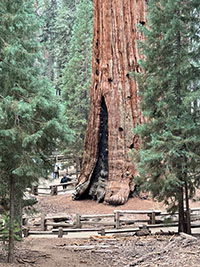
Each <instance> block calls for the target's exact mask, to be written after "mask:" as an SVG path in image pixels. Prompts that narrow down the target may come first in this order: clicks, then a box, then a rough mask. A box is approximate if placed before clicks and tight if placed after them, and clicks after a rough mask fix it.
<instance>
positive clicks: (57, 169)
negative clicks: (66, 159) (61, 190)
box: [54, 163, 60, 179]
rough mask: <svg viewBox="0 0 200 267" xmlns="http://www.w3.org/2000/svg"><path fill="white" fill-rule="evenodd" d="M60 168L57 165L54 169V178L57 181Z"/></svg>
mask: <svg viewBox="0 0 200 267" xmlns="http://www.w3.org/2000/svg"><path fill="white" fill-rule="evenodd" d="M59 169H60V168H59V166H58V164H57V163H56V164H55V167H54V178H55V179H56V178H57V177H58V178H59Z"/></svg>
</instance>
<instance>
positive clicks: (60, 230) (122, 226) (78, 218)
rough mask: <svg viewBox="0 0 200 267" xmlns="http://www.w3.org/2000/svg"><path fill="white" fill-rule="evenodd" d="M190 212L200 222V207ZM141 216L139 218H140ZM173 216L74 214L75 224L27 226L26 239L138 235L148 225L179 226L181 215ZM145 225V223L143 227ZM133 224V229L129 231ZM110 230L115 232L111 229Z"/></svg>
mask: <svg viewBox="0 0 200 267" xmlns="http://www.w3.org/2000/svg"><path fill="white" fill-rule="evenodd" d="M190 212H191V221H192V222H194V221H196V220H200V208H194V209H190ZM130 216H131V217H132V218H130ZM137 216H139V217H138V218H136V217H137ZM169 216H170V214H168V213H167V212H161V211H160V210H115V211H114V213H113V214H95V215H88V214H87V215H80V214H74V215H73V217H74V219H73V222H72V219H71V216H69V215H60V216H58V215H55V216H48V217H42V218H41V224H40V230H37V231H28V230H27V229H28V227H27V226H24V227H25V229H26V230H25V231H26V234H25V235H26V236H27V235H28V234H56V233H57V234H58V235H59V237H61V236H62V235H63V234H67V233H70V232H83V231H85V232H86V231H91V232H92V231H96V232H98V233H100V234H101V235H105V234H108V233H121V232H137V231H139V230H140V228H141V227H144V225H145V227H147V228H156V227H172V226H177V225H178V223H177V214H175V215H174V216H171V221H170V220H169ZM134 217H135V218H134ZM166 221H167V223H166ZM141 223H143V224H142V225H141ZM130 225H132V227H133V228H127V226H130ZM110 227H112V228H113V229H110ZM192 227H200V225H199V224H192ZM49 229H50V230H49ZM27 231H28V232H27Z"/></svg>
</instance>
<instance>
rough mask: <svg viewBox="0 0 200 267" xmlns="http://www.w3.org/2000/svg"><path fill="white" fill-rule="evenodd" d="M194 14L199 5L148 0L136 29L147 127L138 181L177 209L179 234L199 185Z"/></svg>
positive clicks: (199, 91)
mask: <svg viewBox="0 0 200 267" xmlns="http://www.w3.org/2000/svg"><path fill="white" fill-rule="evenodd" d="M199 11H200V2H199V1H198V0H191V1H184V0H150V1H149V3H148V10H147V12H148V27H145V26H141V25H140V29H141V32H142V33H143V34H144V36H145V41H144V42H143V43H142V42H141V43H140V48H141V53H142V54H143V55H144V60H143V61H141V62H140V66H141V68H142V69H143V74H141V75H140V76H139V77H138V81H139V89H140V93H141V98H142V103H141V106H142V110H143V114H144V115H145V116H146V120H147V122H146V123H145V124H143V125H142V126H140V127H138V133H139V134H140V135H141V138H142V143H143V146H142V149H141V151H140V162H139V164H138V165H139V171H140V177H139V181H138V182H140V183H141V184H143V185H145V187H146V189H148V190H150V191H151V192H152V193H153V197H157V198H158V199H159V200H164V201H165V202H166V204H168V205H169V209H171V210H175V209H176V208H178V211H179V231H184V232H187V233H190V232H191V229H190V216H189V201H188V198H189V197H191V196H192V195H193V194H194V192H195V187H196V186H199V181H200V180H199V178H200V177H199V156H200V140H199V134H200V127H199V126H200V121H199V115H200V102H199V99H200V83H199V77H200V45H199V41H200V40H199V39H200V34H199V33H200V26H199V25H200V23H199V22H200V21H199ZM184 200H185V203H184ZM184 208H186V215H185V213H184Z"/></svg>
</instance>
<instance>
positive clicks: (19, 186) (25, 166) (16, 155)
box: [0, 0, 72, 204]
mask: <svg viewBox="0 0 200 267" xmlns="http://www.w3.org/2000/svg"><path fill="white" fill-rule="evenodd" d="M34 2H35V1H32V0H30V1H25V0H22V1H17V2H13V1H11V0H7V1H4V0H0V89H1V90H0V151H1V154H0V182H1V186H0V197H3V196H4V197H6V196H8V190H9V182H8V181H9V177H12V178H13V179H14V183H15V201H16V202H17V203H18V204H19V203H20V201H21V199H22V197H23V192H24V189H25V188H27V187H30V186H31V184H32V183H33V182H34V181H37V180H38V178H40V177H46V176H47V174H48V170H49V169H50V168H51V165H52V162H51V161H50V160H49V158H50V156H51V154H52V152H53V151H54V150H55V148H58V147H59V146H61V144H62V145H64V144H65V143H66V142H68V141H69V140H70V139H71V137H72V135H71V131H70V130H69V128H68V126H67V121H66V119H65V118H64V116H63V111H64V109H63V106H62V105H61V104H60V103H58V101H57V100H56V99H55V98H54V96H53V88H52V87H51V85H50V84H49V82H48V81H47V80H46V79H45V77H43V76H42V71H41V70H42V64H41V53H40V51H41V47H40V42H39V37H37V36H39V34H40V32H39V28H40V27H41V25H40V20H39V18H38V17H37V15H36V12H35V9H34Z"/></svg>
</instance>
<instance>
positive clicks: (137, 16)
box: [73, 0, 146, 205]
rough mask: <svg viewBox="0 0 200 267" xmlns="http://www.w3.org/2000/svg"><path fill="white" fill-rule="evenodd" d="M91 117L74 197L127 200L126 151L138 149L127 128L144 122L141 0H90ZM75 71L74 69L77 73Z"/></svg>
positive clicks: (130, 171) (132, 171) (129, 171)
mask: <svg viewBox="0 0 200 267" xmlns="http://www.w3.org/2000/svg"><path fill="white" fill-rule="evenodd" d="M93 2H94V37H93V65H92V72H93V76H92V86H91V91H90V100H91V101H90V102H91V109H90V116H89V120H88V125H87V131H86V138H85V149H84V154H83V161H82V169H81V173H80V177H79V183H78V185H77V187H76V192H75V194H74V196H73V197H74V199H77V198H80V197H83V196H85V197H91V198H93V199H97V201H103V200H105V202H107V203H109V204H115V205H116V204H123V203H125V202H126V201H127V200H128V197H129V193H130V190H131V187H132V180H133V177H134V176H135V175H137V170H136V168H135V166H134V164H133V163H132V162H131V158H130V156H129V154H130V151H131V150H132V149H133V148H137V149H138V148H139V146H140V142H139V138H138V135H135V134H133V132H132V128H134V127H136V125H138V124H140V123H141V122H142V121H143V118H142V115H141V112H140V110H139V101H140V100H139V98H138V95H137V85H136V83H135V82H134V81H133V80H132V79H131V78H130V75H129V74H130V71H131V70H132V69H133V70H134V71H138V70H139V69H138V63H137V61H138V59H139V55H138V52H137V49H136V41H137V40H138V39H139V38H140V36H141V35H139V34H138V32H137V29H136V25H137V24H138V23H142V24H145V18H144V15H145V3H146V1H145V0H141V1H127V0H123V1H115V0H110V1H107V0H98V1H97V0H94V1H93ZM77 76H78V73H76V77H77Z"/></svg>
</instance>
